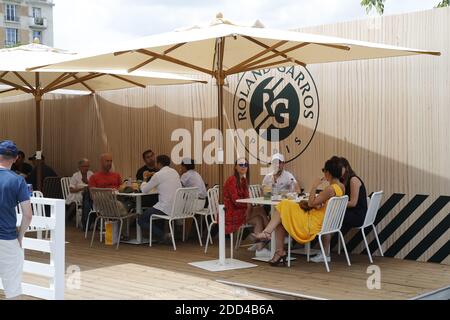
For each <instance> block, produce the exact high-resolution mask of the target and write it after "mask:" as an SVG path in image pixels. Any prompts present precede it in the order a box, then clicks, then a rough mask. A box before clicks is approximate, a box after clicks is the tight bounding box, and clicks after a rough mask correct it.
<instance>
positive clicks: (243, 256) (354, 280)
mask: <svg viewBox="0 0 450 320" xmlns="http://www.w3.org/2000/svg"><path fill="white" fill-rule="evenodd" d="M66 239H67V241H68V243H67V245H66V268H68V267H70V266H78V267H79V268H80V269H81V287H80V289H71V288H70V287H69V286H67V285H66V295H65V296H66V299H222V300H226V299H241V300H242V299H280V298H281V299H286V298H289V297H287V296H279V295H278V296H275V295H270V294H267V293H263V292H257V291H249V290H245V289H241V288H237V287H233V286H229V285H225V284H221V283H219V282H217V281H216V280H227V281H231V282H236V283H242V284H248V285H253V286H258V287H265V288H272V289H277V290H282V291H288V292H293V293H297V294H303V295H308V296H314V297H319V298H325V299H409V298H413V297H415V296H418V295H420V294H423V293H426V292H430V291H433V290H435V289H438V288H442V287H444V286H448V285H450V266H446V265H439V264H431V263H421V262H414V261H406V260H398V259H392V258H380V257H375V264H376V265H377V266H379V267H380V269H381V289H379V290H369V289H368V288H367V285H366V281H367V279H368V277H369V274H368V273H366V272H367V267H368V266H369V263H368V259H367V256H363V255H361V256H356V255H353V256H351V260H352V266H351V267H348V266H347V264H346V262H345V257H344V256H343V255H342V256H337V255H333V257H332V263H331V272H330V273H327V272H326V270H325V267H324V265H323V264H315V263H307V262H306V259H305V258H304V257H303V256H299V259H297V260H296V261H293V263H292V267H291V268H287V267H271V266H270V265H268V264H266V263H264V262H258V261H253V260H251V259H250V257H251V252H248V251H247V250H245V248H243V249H241V250H239V252H238V253H237V258H238V259H240V260H244V261H249V262H252V263H256V264H258V267H256V268H251V269H241V270H233V271H226V272H208V271H205V270H202V269H199V268H195V267H193V266H190V265H189V264H188V263H189V262H194V261H203V260H213V259H216V258H217V256H218V249H217V246H216V245H214V246H212V247H211V250H209V252H208V254H206V255H205V254H204V253H203V248H200V247H199V246H198V244H196V243H194V242H192V243H182V242H181V241H178V243H177V251H173V249H172V247H171V246H168V245H155V246H154V247H152V248H149V247H148V246H146V245H143V246H134V245H126V244H121V245H120V248H119V250H115V248H113V247H110V246H105V245H104V244H103V243H100V242H99V241H98V240H97V241H95V242H94V245H93V247H92V248H90V247H89V242H88V240H85V239H84V235H83V234H82V232H81V231H79V230H76V229H74V228H68V230H67V233H66ZM27 254H28V256H30V257H32V259H33V260H36V261H45V260H48V256H46V255H45V254H41V253H27ZM69 277H70V275H67V276H66V278H67V279H68V280H69V282H70V278H69ZM24 280H25V281H27V282H32V283H45V281H46V280H45V279H37V278H36V277H31V276H29V275H24Z"/></svg>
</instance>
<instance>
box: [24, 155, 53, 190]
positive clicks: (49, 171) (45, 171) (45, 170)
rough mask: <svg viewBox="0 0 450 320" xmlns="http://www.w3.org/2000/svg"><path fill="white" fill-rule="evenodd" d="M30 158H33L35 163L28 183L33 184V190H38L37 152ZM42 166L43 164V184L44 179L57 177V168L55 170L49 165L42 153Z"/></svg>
mask: <svg viewBox="0 0 450 320" xmlns="http://www.w3.org/2000/svg"><path fill="white" fill-rule="evenodd" d="M28 160H31V162H32V163H33V170H32V171H31V173H30V175H29V176H28V179H27V183H30V184H32V185H33V190H37V167H36V165H37V161H36V154H34V155H33V156H32V157H29V158H28ZM41 166H42V181H41V186H43V183H44V179H45V178H47V177H57V176H58V175H57V174H56V172H55V170H53V169H52V168H51V167H49V166H48V165H47V164H46V163H45V157H44V155H41Z"/></svg>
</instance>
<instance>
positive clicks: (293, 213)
mask: <svg viewBox="0 0 450 320" xmlns="http://www.w3.org/2000/svg"><path fill="white" fill-rule="evenodd" d="M322 172H323V174H324V176H323V177H322V178H318V179H317V180H316V181H315V182H314V183H313V185H312V187H311V191H310V193H309V199H308V204H307V205H306V203H300V204H298V203H296V202H294V201H291V200H282V201H281V202H280V203H279V204H278V205H277V206H276V207H275V208H276V210H275V212H274V214H273V215H272V217H271V219H270V222H269V224H268V225H267V227H266V228H265V229H264V230H263V232H261V233H258V234H253V236H254V237H255V238H256V239H258V240H260V241H263V240H269V239H270V237H271V234H272V232H273V231H274V230H275V236H276V240H277V241H276V243H277V248H276V251H275V255H274V256H273V258H272V259H271V260H270V261H269V263H270V264H271V265H274V266H276V265H278V264H279V263H283V265H284V264H286V260H287V254H286V251H285V250H284V238H285V236H286V232H288V233H289V234H290V235H291V237H292V238H293V239H294V240H295V241H297V242H299V243H307V242H310V241H312V240H314V238H315V237H316V235H317V234H318V233H319V232H320V230H321V229H322V222H323V219H324V216H325V210H326V206H327V202H328V200H329V199H331V198H332V197H341V196H343V195H344V193H345V187H344V185H343V184H342V183H341V182H340V181H339V179H340V178H341V175H342V165H341V163H340V161H338V160H336V159H334V158H331V159H330V160H328V161H326V162H325V165H324V168H323V169H322ZM325 180H326V181H328V183H329V186H327V187H326V188H325V189H324V190H323V191H322V192H320V193H319V195H317V196H316V190H317V187H318V186H319V185H321V184H322V183H323V182H324V181H325ZM324 246H325V248H326V249H325V250H327V257H326V259H327V261H330V257H329V255H330V253H329V251H330V248H329V246H330V237H329V236H325V237H324ZM324 259H325V258H324V257H323V256H322V254H319V255H318V256H316V257H314V258H312V259H311V260H312V261H314V262H323V261H324Z"/></svg>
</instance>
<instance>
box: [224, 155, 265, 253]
mask: <svg viewBox="0 0 450 320" xmlns="http://www.w3.org/2000/svg"><path fill="white" fill-rule="evenodd" d="M249 181H250V172H249V164H248V161H247V160H246V159H245V158H240V159H238V160H236V162H235V166H234V175H232V176H231V177H229V178H228V179H227V181H225V185H224V188H223V200H224V205H225V233H226V234H229V233H233V232H236V231H238V230H239V228H240V226H241V225H243V224H245V223H248V224H251V225H253V226H254V232H259V231H258V230H260V231H262V230H263V229H264V228H265V226H266V225H267V223H268V218H267V215H266V213H265V211H264V210H263V209H262V208H261V207H252V206H251V205H250V204H246V203H239V202H236V200H239V199H245V198H249V191H248V183H249ZM263 247H264V244H263V243H258V245H257V246H256V255H257V256H259V255H264V254H266V253H267V252H266V251H267V249H264V248H263ZM263 249H264V250H263Z"/></svg>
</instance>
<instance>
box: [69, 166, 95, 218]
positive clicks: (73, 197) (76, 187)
mask: <svg viewBox="0 0 450 320" xmlns="http://www.w3.org/2000/svg"><path fill="white" fill-rule="evenodd" d="M89 168H90V164H89V160H88V159H86V158H84V159H81V160H80V161H78V169H79V170H78V171H77V172H75V173H74V174H73V175H72V177H70V180H69V188H70V193H69V195H68V196H67V199H66V206H68V207H67V218H68V219H69V220H70V219H71V218H72V217H73V216H74V214H75V211H76V204H77V203H79V204H81V203H82V202H83V191H84V190H86V188H87V186H88V181H89V178H90V177H91V176H92V175H93V174H94V173H93V172H92V171H91V170H89Z"/></svg>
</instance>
